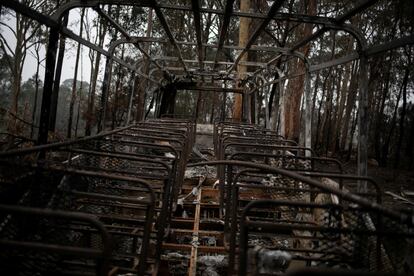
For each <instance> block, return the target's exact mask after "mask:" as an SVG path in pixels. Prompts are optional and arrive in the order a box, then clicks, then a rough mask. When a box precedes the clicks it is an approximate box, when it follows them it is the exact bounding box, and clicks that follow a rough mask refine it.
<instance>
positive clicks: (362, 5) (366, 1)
mask: <svg viewBox="0 0 414 276" xmlns="http://www.w3.org/2000/svg"><path fill="white" fill-rule="evenodd" d="M376 2H378V0H362V1H360V2H359V3H358V4H357V5H356V6H355V7H354V8H352V9H350V10H349V11H347V12H346V13H344V14H342V15H340V16H338V17H337V18H335V19H334V21H335V24H336V25H342V24H343V23H344V22H345V21H346V20H348V19H350V18H351V17H352V16H354V15H355V14H357V13H359V12H361V11H363V10H365V9H367V8H369V7H370V6H372V5H373V4H375V3H376ZM329 29H330V28H329V27H322V28H321V29H319V30H317V31H316V32H315V33H313V34H311V35H310V36H308V37H306V38H304V39H303V40H301V41H299V42H298V43H296V44H295V45H293V47H292V51H294V50H297V49H299V48H301V47H303V46H305V45H306V44H308V43H309V42H311V41H312V40H314V39H316V38H318V37H320V36H321V35H323V34H324V33H325V32H326V31H328V30H329Z"/></svg>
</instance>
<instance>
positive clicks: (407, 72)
mask: <svg viewBox="0 0 414 276" xmlns="http://www.w3.org/2000/svg"><path fill="white" fill-rule="evenodd" d="M409 75H410V62H409V63H408V65H407V67H406V68H405V73H404V79H403V84H402V94H403V95H402V97H403V105H402V107H401V115H400V135H399V137H398V142H397V148H396V149H395V163H394V169H397V168H398V165H399V164H400V156H401V146H402V142H403V139H404V129H405V126H404V123H405V114H406V110H407V83H408V77H409Z"/></svg>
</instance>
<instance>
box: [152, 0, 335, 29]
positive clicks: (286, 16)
mask: <svg viewBox="0 0 414 276" xmlns="http://www.w3.org/2000/svg"><path fill="white" fill-rule="evenodd" d="M159 6H160V7H161V8H163V9H171V10H181V11H191V10H192V9H191V7H189V6H181V5H180V6H178V5H170V4H159ZM200 11H201V12H203V13H212V14H218V15H225V14H226V9H224V11H223V10H219V9H211V8H201V9H200ZM229 16H234V17H249V18H254V19H266V18H267V15H265V14H262V13H254V12H241V11H235V10H233V11H232V13H231V14H229ZM272 19H274V20H280V21H292V22H298V23H309V24H319V25H324V24H328V23H335V21H334V20H335V19H334V18H332V17H324V16H312V15H307V14H293V13H283V12H280V13H277V14H275V15H274V16H273V18H272Z"/></svg>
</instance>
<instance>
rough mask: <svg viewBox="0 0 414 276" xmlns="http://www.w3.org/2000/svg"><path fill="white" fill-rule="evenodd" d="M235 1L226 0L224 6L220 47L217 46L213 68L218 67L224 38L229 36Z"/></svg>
mask: <svg viewBox="0 0 414 276" xmlns="http://www.w3.org/2000/svg"><path fill="white" fill-rule="evenodd" d="M233 3H234V0H227V1H226V6H225V8H224V16H223V23H222V24H221V27H220V34H219V41H218V44H217V45H218V47H217V51H216V55H215V56H214V65H213V69H216V66H217V61H218V56H219V54H220V52H221V51H222V49H223V45H224V40H225V39H226V36H227V31H228V29H229V25H230V19H231V14H232V12H233Z"/></svg>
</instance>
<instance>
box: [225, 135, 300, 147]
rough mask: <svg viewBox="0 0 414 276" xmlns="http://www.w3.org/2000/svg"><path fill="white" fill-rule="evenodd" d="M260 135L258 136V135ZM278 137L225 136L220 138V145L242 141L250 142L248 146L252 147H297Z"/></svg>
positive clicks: (294, 142)
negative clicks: (266, 145)
mask: <svg viewBox="0 0 414 276" xmlns="http://www.w3.org/2000/svg"><path fill="white" fill-rule="evenodd" d="M259 135H260V134H259ZM278 136H279V135H269V134H264V135H263V136H260V137H245V136H240V137H233V136H227V137H224V138H222V143H224V142H234V143H237V142H241V143H243V141H246V142H248V141H250V144H251V145H252V146H254V145H255V144H279V145H280V144H285V145H291V146H298V144H297V143H296V141H294V140H286V139H281V138H279V137H278Z"/></svg>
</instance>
